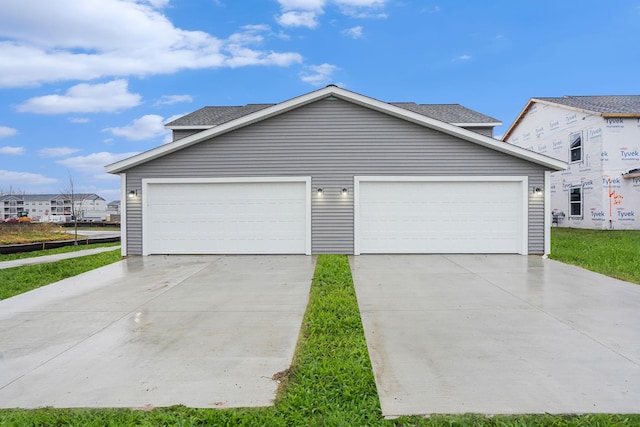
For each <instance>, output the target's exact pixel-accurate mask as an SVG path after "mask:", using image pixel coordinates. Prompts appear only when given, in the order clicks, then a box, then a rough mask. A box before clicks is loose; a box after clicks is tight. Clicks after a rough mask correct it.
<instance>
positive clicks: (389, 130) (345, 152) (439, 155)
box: [127, 100, 544, 254]
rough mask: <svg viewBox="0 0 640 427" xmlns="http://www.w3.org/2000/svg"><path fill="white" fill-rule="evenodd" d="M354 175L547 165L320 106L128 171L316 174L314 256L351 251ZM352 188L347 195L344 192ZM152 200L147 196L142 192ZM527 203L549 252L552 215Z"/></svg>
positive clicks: (136, 227)
mask: <svg viewBox="0 0 640 427" xmlns="http://www.w3.org/2000/svg"><path fill="white" fill-rule="evenodd" d="M354 175H423V176H440V175H469V176H470V175H527V176H529V187H534V186H540V187H543V179H544V168H543V167H542V166H538V165H535V164H533V163H530V162H527V161H525V160H522V159H518V158H515V157H512V156H509V155H507V154H504V153H500V152H497V151H494V150H491V149H487V148H484V147H481V146H478V145H477V144H474V143H471V142H468V141H464V140H461V139H458V138H455V137H453V136H451V135H447V134H444V133H442V132H438V131H437V130H432V129H428V128H425V127H422V126H419V125H416V124H414V123H410V122H407V121H404V120H401V119H398V118H395V117H392V116H388V115H386V114H383V113H380V112H377V111H373V110H370V109H367V108H365V107H361V106H357V105H354V104H351V103H348V102H346V101H341V100H337V101H329V100H322V101H317V102H315V103H312V104H308V105H306V106H303V107H300V108H297V109H295V110H292V111H289V112H287V113H284V114H281V115H279V116H276V117H272V118H269V119H267V120H264V121H261V122H258V123H255V124H253V125H250V126H246V127H244V128H241V129H237V130H235V131H232V132H229V133H226V134H224V135H220V136H218V137H216V138H214V139H210V140H207V141H202V142H200V143H198V144H196V145H193V146H191V147H187V148H184V149H182V150H180V151H177V152H174V153H172V154H170V155H167V156H164V157H161V158H159V159H155V160H152V161H150V162H147V163H145V164H142V165H139V166H136V167H133V168H131V169H129V170H127V187H128V188H127V191H129V190H131V189H137V190H138V191H139V192H140V191H141V179H142V178H171V177H174V178H202V177H209V178H219V177H262V176H311V177H312V183H311V186H312V191H314V192H315V191H316V189H317V188H318V187H322V188H323V189H325V194H324V195H323V197H322V199H319V198H318V197H317V195H315V194H313V196H312V236H313V237H312V252H313V253H353V177H354ZM343 187H346V188H348V195H347V196H346V197H344V196H342V195H341V194H340V193H339V192H340V190H341V189H342V188H343ZM142 198H144V195H142ZM538 199H539V197H538V198H536V197H533V196H532V195H531V194H530V196H529V202H530V203H529V223H530V229H529V251H530V253H542V252H543V250H544V235H543V233H544V221H543V218H542V216H543V215H544V209H543V206H542V204H541V203H542V202H541V200H538ZM139 200H140V199H138V200H137V201H135V200H134V201H131V200H128V201H127V203H128V205H127V206H128V209H129V210H128V211H127V221H128V224H127V233H128V238H129V242H128V246H127V249H128V251H129V253H130V254H140V253H142V225H141V224H142V210H141V205H140V203H139Z"/></svg>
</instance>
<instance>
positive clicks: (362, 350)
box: [0, 255, 640, 427]
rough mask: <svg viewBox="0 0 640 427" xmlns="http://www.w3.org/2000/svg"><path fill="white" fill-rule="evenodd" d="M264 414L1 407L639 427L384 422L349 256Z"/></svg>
mask: <svg viewBox="0 0 640 427" xmlns="http://www.w3.org/2000/svg"><path fill="white" fill-rule="evenodd" d="M281 380H282V382H281V385H280V388H279V390H278V396H277V398H276V402H275V405H274V406H273V407H268V408H245V409H191V408H185V407H182V406H177V407H170V408H156V409H152V410H149V411H142V410H133V409H51V408H44V409H36V410H21V409H9V410H7V409H5V410H0V426H34V425H37V426H89V427H91V426H96V427H97V426H345V427H346V426H388V427H409V426H431V427H439V426H442V427H444V426H447V427H472V426H473V427H506V426H514V427H515V426H517V427H525V426H539V427H542V426H551V427H553V426H556V427H583V426H585V427H586V426H594V427H596V426H598V427H603V426H638V425H640V415H607V414H589V415H582V416H574V415H568V416H564V415H562V416H552V415H518V416H495V417H485V416H481V415H472V414H468V415H451V416H448V415H447V416H443V415H437V416H432V417H430V418H422V417H402V418H399V419H396V420H385V419H383V418H382V415H381V410H380V404H379V401H378V396H377V391H376V385H375V381H374V378H373V372H372V370H371V364H370V362H369V355H368V351H367V346H366V343H365V339H364V333H363V329H362V323H361V320H360V313H359V311H358V304H357V301H356V296H355V291H354V288H353V283H352V279H351V271H350V269H349V264H348V262H347V257H346V256H343V255H321V256H319V257H318V263H317V267H316V271H315V274H314V279H313V283H312V286H311V292H310V298H309V304H308V306H307V311H306V313H305V317H304V320H303V323H302V328H301V332H300V337H299V340H298V346H297V349H296V353H295V356H294V361H293V365H292V367H291V369H290V370H289V371H288V372H285V373H283V374H282V376H281Z"/></svg>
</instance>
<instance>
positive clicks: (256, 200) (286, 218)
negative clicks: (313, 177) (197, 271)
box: [143, 180, 310, 255]
mask: <svg viewBox="0 0 640 427" xmlns="http://www.w3.org/2000/svg"><path fill="white" fill-rule="evenodd" d="M143 185H145V187H146V190H145V191H144V194H145V197H144V199H145V200H146V202H145V204H144V212H143V217H144V219H143V240H144V251H143V252H144V253H145V255H146V254H305V253H310V242H309V240H310V219H309V215H310V213H309V212H310V209H309V202H308V199H309V198H310V190H309V189H308V186H309V183H308V182H307V180H304V181H300V180H298V181H284V182H283V181H276V182H269V181H267V182H248V181H244V180H241V181H240V182H227V181H224V182H218V181H214V182H153V180H149V181H148V182H144V183H143Z"/></svg>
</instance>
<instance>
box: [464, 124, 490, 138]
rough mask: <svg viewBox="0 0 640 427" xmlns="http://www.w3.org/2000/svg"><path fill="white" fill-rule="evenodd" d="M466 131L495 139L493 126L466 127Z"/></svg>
mask: <svg viewBox="0 0 640 427" xmlns="http://www.w3.org/2000/svg"><path fill="white" fill-rule="evenodd" d="M464 129H468V130H470V131H473V132H476V133H479V134H481V135H484V136H488V137H491V138H493V126H488V127H464Z"/></svg>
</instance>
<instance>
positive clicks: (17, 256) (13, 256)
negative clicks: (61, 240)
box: [0, 242, 120, 261]
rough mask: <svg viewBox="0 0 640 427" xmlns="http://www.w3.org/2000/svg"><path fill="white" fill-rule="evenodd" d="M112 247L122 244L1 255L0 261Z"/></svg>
mask: <svg viewBox="0 0 640 427" xmlns="http://www.w3.org/2000/svg"><path fill="white" fill-rule="evenodd" d="M110 246H120V242H114V243H93V244H91V245H78V246H62V247H60V248H53V249H45V250H42V251H32V252H21V253H19V254H0V261H13V260H16V259H25V258H36V257H40V256H45V255H56V254H66V253H68V252H76V251H84V250H87V249H95V248H107V247H110Z"/></svg>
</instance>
